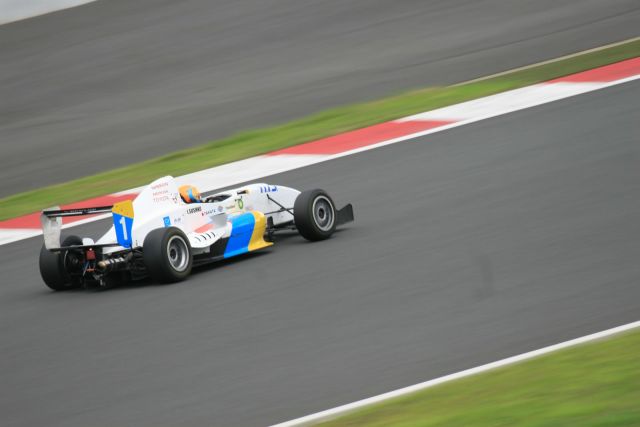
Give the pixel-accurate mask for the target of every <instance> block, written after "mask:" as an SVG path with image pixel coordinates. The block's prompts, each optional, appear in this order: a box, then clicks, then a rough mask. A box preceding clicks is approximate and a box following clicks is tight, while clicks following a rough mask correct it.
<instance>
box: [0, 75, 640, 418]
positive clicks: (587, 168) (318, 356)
mask: <svg viewBox="0 0 640 427" xmlns="http://www.w3.org/2000/svg"><path fill="white" fill-rule="evenodd" d="M638 99H640V82H638V81H635V82H630V83H626V84H623V85H619V86H615V87H611V88H608V89H604V90H600V91H596V92H592V93H589V94H585V95H580V96H577V97H573V98H569V99H566V100H562V101H558V102H554V103H550V104H546V105H543V106H539V107H536V108H534V109H529V110H523V111H519V112H516V113H512V114H508V115H505V116H501V117H496V118H493V119H490V120H486V121H482V122H478V123H475V124H472V125H468V126H463V127H459V128H455V129H450V130H448V131H445V132H441V133H437V134H433V135H429V136H426V137H422V138H418V139H414V140H411V141H406V142H404V143H400V144H395V145H392V146H387V147H384V148H379V149H376V150H372V151H367V152H363V153H360V154H358V155H354V156H349V157H344V158H340V159H337V160H333V161H330V162H326V163H321V164H316V165H314V166H311V167H308V168H304V169H299V170H295V171H290V172H287V173H284V174H281V175H276V176H273V177H271V178H269V179H265V181H266V182H273V183H276V184H282V185H290V186H293V187H299V188H302V189H309V188H315V187H320V188H324V189H326V190H327V191H329V192H330V194H332V195H333V196H334V199H335V200H336V202H337V203H338V204H341V203H345V202H352V203H353V204H354V206H355V215H356V222H355V223H353V224H352V225H350V226H348V227H346V228H344V230H342V231H340V232H339V233H337V235H336V236H335V237H334V238H332V239H330V240H328V241H325V242H320V243H307V242H305V241H304V240H303V239H302V238H300V237H298V236H296V235H291V236H288V237H285V238H282V239H281V240H280V241H279V242H277V244H276V246H275V247H273V248H271V249H269V250H266V251H264V252H262V253H258V254H254V255H250V256H245V257H243V258H241V259H236V260H234V261H229V262H226V263H222V264H219V265H216V266H211V267H207V268H202V269H199V270H198V271H196V272H195V274H194V275H193V276H192V277H190V278H189V280H187V281H186V282H183V283H180V284H175V285H170V286H158V285H152V284H143V285H140V286H131V287H126V288H121V289H115V290H111V291H106V292H67V293H53V292H50V291H48V290H47V289H46V288H45V287H44V285H43V284H42V283H41V280H40V277H39V273H38V268H37V256H38V251H39V248H40V245H41V239H40V238H33V239H29V240H25V241H21V242H16V243H13V244H10V245H6V246H2V247H0V259H2V275H1V277H2V278H1V279H0V282H1V283H2V285H1V286H0V336H1V337H2V340H0V354H1V355H2V356H1V357H0V378H2V381H0V414H2V425H3V426H6V427H23V426H24V427H27V426H29V427H31V426H36V425H47V426H51V427H54V426H64V427H73V426H82V427H84V426H88V425H90V426H114V425H135V426H153V427H158V426H203V425H207V426H224V427H226V426H234V427H235V426H237V427H243V426H266V425H270V424H272V423H276V422H281V421H285V420H288V419H293V418H296V417H300V416H303V415H306V414H309V413H313V412H317V411H320V410H323V409H327V408H331V407H334V406H337V405H340V404H344V403H348V402H352V401H355V400H358V399H362V398H366V397H369V396H372V395H377V394H380V393H382V392H386V391H389V390H393V389H397V388H400V387H403V386H407V385H410V384H414V383H416V382H420V381H424V380H427V379H431V378H435V377H438V376H442V375H444V374H448V373H451V372H456V371H459V370H462V369H466V368H470V367H474V366H478V365H481V364H484V363H488V362H491V361H494V360H498V359H502V358H505V357H508V356H512V355H515V354H520V353H523V352H526V351H530V350H534V349H537V348H540V347H544V346H547V345H551V344H555V343H558V342H561V341H565V340H568V339H571V338H575V337H579V336H583V335H586V334H589V333H593V332H597V331H601V330H604V329H608V328H611V327H614V326H618V325H621V324H625V323H629V322H631V321H635V320H638V316H639V313H640V286H639V283H640V263H638V259H640V245H639V244H638V237H639V236H640V228H639V227H640V225H639V223H638V218H639V217H640V175H639V174H640V169H639V168H638V159H640V151H639V150H640V147H639V146H638V137H639V136H640V125H639V124H638V120H637V119H638V117H639V114H640V104H638V102H637V100H638ZM107 225H108V224H107V223H106V222H101V223H93V224H89V225H87V226H83V227H80V228H76V229H74V232H77V233H78V234H84V233H89V234H90V235H91V234H95V233H97V231H98V230H101V229H104V228H106V227H107Z"/></svg>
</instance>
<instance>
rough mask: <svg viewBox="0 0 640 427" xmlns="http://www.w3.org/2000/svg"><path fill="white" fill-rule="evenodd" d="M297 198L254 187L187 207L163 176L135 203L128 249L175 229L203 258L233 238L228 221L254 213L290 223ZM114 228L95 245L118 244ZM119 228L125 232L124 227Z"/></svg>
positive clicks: (281, 191)
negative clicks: (156, 231) (215, 245)
mask: <svg viewBox="0 0 640 427" xmlns="http://www.w3.org/2000/svg"><path fill="white" fill-rule="evenodd" d="M298 194H300V192H299V191H298V190H295V189H293V188H288V187H283V186H279V185H278V186H276V185H270V184H264V183H256V184H249V185H246V186H243V187H239V188H235V189H232V190H227V191H223V192H220V193H217V194H214V195H210V196H208V197H206V198H205V200H207V202H203V203H185V202H184V201H183V200H182V198H181V197H180V194H179V191H178V186H177V184H176V182H175V180H174V179H173V177H171V176H165V177H163V178H160V179H157V180H156V181H154V182H152V183H151V184H149V186H147V188H145V189H144V190H143V191H142V192H141V193H140V194H139V195H138V197H136V198H135V199H134V200H133V224H132V228H131V230H130V233H131V247H132V248H139V247H142V245H143V243H144V239H145V237H146V236H147V234H148V233H149V232H150V231H152V230H154V229H157V228H162V227H178V228H180V229H181V230H182V231H183V232H184V233H185V234H186V236H187V237H188V239H189V243H190V244H191V247H192V249H193V250H192V252H193V254H194V255H196V254H198V253H204V252H207V251H208V250H209V247H210V246H211V245H212V244H213V243H215V242H216V241H218V240H219V239H221V238H224V237H229V236H230V235H231V230H232V222H231V221H230V219H231V218H233V217H234V216H236V215H239V214H242V213H245V212H249V211H258V212H262V213H263V214H264V215H265V217H266V218H272V220H273V225H279V224H284V223H288V222H291V221H292V220H293V215H292V214H291V213H290V211H291V209H292V208H293V205H294V202H295V200H296V197H297V196H298ZM269 198H271V199H274V200H276V201H277V202H278V203H280V204H281V205H282V206H284V207H286V208H287V209H289V211H286V210H283V209H282V208H281V206H279V205H278V204H277V203H274V202H273V201H272V200H269ZM117 226H120V224H118V223H114V225H112V226H111V228H110V229H109V231H107V233H106V234H105V235H104V236H102V237H101V238H100V239H99V240H98V241H97V242H96V243H97V244H109V243H116V242H117V241H118V240H117V237H116V229H115V227H117ZM122 227H125V225H124V222H123V223H122ZM123 249H125V248H124V247H122V246H116V247H107V248H104V253H105V254H107V253H112V252H118V251H121V250H123Z"/></svg>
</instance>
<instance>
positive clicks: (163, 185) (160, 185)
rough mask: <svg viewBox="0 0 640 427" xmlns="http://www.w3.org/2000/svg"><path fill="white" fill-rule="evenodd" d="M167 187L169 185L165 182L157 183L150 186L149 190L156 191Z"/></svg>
mask: <svg viewBox="0 0 640 427" xmlns="http://www.w3.org/2000/svg"><path fill="white" fill-rule="evenodd" d="M168 186H169V183H168V182H167V181H165V182H160V183H158V184H155V185H152V186H151V189H153V190H157V189H159V188H162V187H168Z"/></svg>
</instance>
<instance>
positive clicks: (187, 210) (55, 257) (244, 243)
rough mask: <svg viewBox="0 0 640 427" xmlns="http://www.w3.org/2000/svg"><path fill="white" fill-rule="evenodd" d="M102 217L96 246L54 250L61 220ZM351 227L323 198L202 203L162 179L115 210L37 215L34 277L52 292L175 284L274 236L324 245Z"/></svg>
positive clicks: (266, 193) (294, 193) (265, 192)
mask: <svg viewBox="0 0 640 427" xmlns="http://www.w3.org/2000/svg"><path fill="white" fill-rule="evenodd" d="M106 212H111V213H112V217H113V225H112V226H111V228H110V229H109V230H108V231H107V232H106V233H105V234H104V236H102V237H101V238H100V239H99V240H98V241H97V242H94V241H93V240H92V239H90V238H86V237H85V238H80V237H77V236H68V237H66V238H65V239H64V240H63V241H62V243H60V234H61V226H62V217H65V216H79V215H91V214H98V213H106ZM350 221H353V207H352V206H351V204H348V205H346V206H345V207H343V208H342V209H339V210H338V209H336V207H335V205H334V203H333V200H331V197H329V195H328V194H327V193H325V192H324V191H322V190H310V191H304V192H300V191H298V190H295V189H293V188H288V187H283V186H276V185H269V184H261V183H258V184H250V185H247V186H244V187H241V188H236V189H233V190H227V191H224V192H221V193H217V194H213V195H210V196H207V197H204V198H201V197H200V194H199V193H198V191H197V189H196V188H195V187H193V186H182V187H180V188H178V186H177V184H176V182H175V181H174V179H173V178H172V177H170V176H166V177H163V178H160V179H158V180H156V181H154V182H152V183H151V184H149V186H147V187H146V188H145V189H144V190H143V191H142V192H141V193H140V194H139V195H138V196H137V197H136V198H135V199H134V200H126V201H123V202H119V203H116V204H115V205H113V206H101V207H89V208H81V209H63V210H61V209H59V207H54V208H50V209H46V210H44V211H42V215H41V222H42V228H43V233H44V245H43V247H42V249H41V251H40V274H41V275H42V279H43V280H44V282H45V283H46V284H47V286H48V287H50V288H51V289H53V290H56V291H60V290H66V289H71V288H77V287H99V288H106V287H111V286H113V285H115V284H118V283H122V282H127V281H130V280H138V279H143V278H145V277H148V276H150V277H151V279H152V280H154V281H156V282H161V283H169V282H177V281H180V280H184V279H185V278H186V277H187V276H188V275H189V273H190V272H191V268H192V267H193V266H194V265H199V264H204V263H209V262H214V261H218V260H222V259H226V258H230V257H234V256H237V255H241V254H244V253H247V252H252V251H256V250H259V249H263V248H266V247H268V246H271V245H272V244H273V243H272V242H273V235H274V233H276V232H278V231H281V230H297V231H298V232H299V233H300V234H301V235H302V236H303V237H304V238H306V239H308V240H312V241H315V240H323V239H327V238H329V237H331V235H332V234H333V232H334V231H335V229H336V227H337V226H339V225H341V224H344V223H347V222H350Z"/></svg>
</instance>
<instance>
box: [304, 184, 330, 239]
mask: <svg viewBox="0 0 640 427" xmlns="http://www.w3.org/2000/svg"><path fill="white" fill-rule="evenodd" d="M293 216H294V222H295V224H296V228H297V229H298V232H299V233H300V235H301V236H302V237H304V238H305V239H307V240H311V241H317V240H324V239H328V238H329V237H331V235H332V234H333V232H334V231H336V208H335V205H334V203H333V200H331V197H329V195H328V194H327V193H326V192H325V191H323V190H308V191H303V192H302V193H300V194H299V195H298V197H297V198H296V201H295V203H294V204H293Z"/></svg>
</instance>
